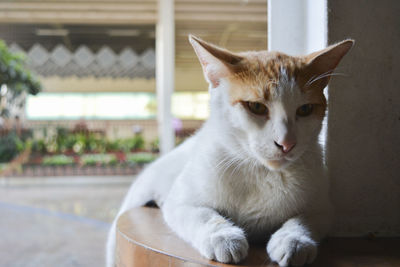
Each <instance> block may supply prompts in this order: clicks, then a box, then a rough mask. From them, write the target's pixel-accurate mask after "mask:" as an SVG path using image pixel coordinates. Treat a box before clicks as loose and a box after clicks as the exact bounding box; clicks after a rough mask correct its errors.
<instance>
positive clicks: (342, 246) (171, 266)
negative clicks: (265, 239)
mask: <svg viewBox="0 0 400 267" xmlns="http://www.w3.org/2000/svg"><path fill="white" fill-rule="evenodd" d="M116 259H117V266H118V267H164V266H165V267H182V266H185V267H200V266H225V267H227V266H237V265H230V264H223V263H219V262H215V261H209V260H207V259H205V258H204V257H202V256H201V255H200V254H199V253H198V252H197V251H196V250H195V249H193V248H192V247H191V246H190V245H189V244H188V243H186V242H185V241H183V240H181V239H180V238H179V237H178V236H176V235H175V234H174V233H173V232H172V231H171V229H169V227H168V226H167V225H165V223H164V220H163V218H162V215H161V211H160V210H159V209H156V208H144V207H143V208H135V209H132V210H129V211H128V212H125V213H124V214H123V215H122V216H121V217H120V218H119V220H118V223H117V247H116ZM239 266H243V267H244V266H248V267H250V266H251V267H256V266H257V267H262V266H274V267H276V266H277V265H276V264H274V263H271V262H270V260H269V258H268V256H267V253H266V250H265V245H264V246H251V247H250V250H249V256H248V257H247V259H246V260H245V261H243V262H242V263H241V264H239ZM309 266H318V267H330V266H335V267H336V266H338V267H342V266H343V267H352V266H354V267H356V266H368V267H375V266H376V267H378V266H379V267H380V266H385V267H389V266H393V267H395V266H397V267H398V266H400V239H399V238H385V239H383V238H379V239H378V238H377V239H373V240H367V239H361V238H330V239H327V240H325V241H324V242H323V243H322V244H321V246H320V248H319V254H318V257H317V259H316V260H315V262H314V263H313V264H311V265H309Z"/></svg>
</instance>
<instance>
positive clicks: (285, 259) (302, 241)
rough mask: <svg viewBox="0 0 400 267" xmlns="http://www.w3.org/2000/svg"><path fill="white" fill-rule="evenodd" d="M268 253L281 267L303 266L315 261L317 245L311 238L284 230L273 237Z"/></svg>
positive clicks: (269, 243) (268, 246)
mask: <svg viewBox="0 0 400 267" xmlns="http://www.w3.org/2000/svg"><path fill="white" fill-rule="evenodd" d="M267 252H268V255H269V257H270V258H271V260H272V261H274V262H276V263H278V264H279V266H281V267H286V266H290V265H291V266H303V265H304V264H308V263H311V262H313V261H314V259H315V257H316V256H317V243H316V242H315V241H314V240H312V239H311V238H310V237H309V236H306V235H302V234H299V233H296V232H293V231H288V230H283V229H282V230H278V231H277V232H276V233H275V234H273V235H272V237H271V239H270V240H269V242H268V245H267Z"/></svg>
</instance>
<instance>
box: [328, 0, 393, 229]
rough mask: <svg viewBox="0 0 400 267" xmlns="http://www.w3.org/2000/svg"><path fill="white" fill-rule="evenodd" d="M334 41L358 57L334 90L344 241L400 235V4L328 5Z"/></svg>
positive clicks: (337, 193)
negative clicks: (347, 42)
mask: <svg viewBox="0 0 400 267" xmlns="http://www.w3.org/2000/svg"><path fill="white" fill-rule="evenodd" d="M328 8H329V9H328V10H329V14H328V19H329V22H328V40H329V42H336V41H340V40H343V39H345V38H348V37H351V38H354V39H355V40H356V43H355V45H354V47H353V49H352V50H351V51H350V53H349V54H348V55H346V56H345V58H344V60H343V61H342V62H341V63H340V66H339V68H338V69H337V72H340V73H345V74H346V76H345V77H335V78H334V79H333V80H332V82H331V83H330V86H329V98H330V99H329V114H328V142H327V156H328V158H327V159H328V166H329V174H330V179H331V181H332V194H333V199H334V204H335V206H336V216H335V218H336V224H335V228H334V230H335V232H336V234H337V235H365V234H367V233H374V234H377V235H389V236H394V235H397V236H398V235H400V171H399V170H400V108H399V107H400V90H399V89H400V88H399V82H400V79H399V77H400V76H399V74H400V65H399V62H400V52H399V51H400V50H399V44H400V16H399V14H400V1H398V0H382V1H361V0H354V1H348V0H329V1H328Z"/></svg>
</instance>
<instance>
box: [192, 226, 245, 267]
mask: <svg viewBox="0 0 400 267" xmlns="http://www.w3.org/2000/svg"><path fill="white" fill-rule="evenodd" d="M248 249H249V244H248V243H247V239H246V236H245V234H244V232H243V230H242V229H240V228H239V227H235V226H231V227H225V228H222V229H219V230H218V231H216V232H214V233H212V234H211V235H210V236H209V237H208V238H207V239H206V240H204V241H203V242H202V244H201V246H200V248H199V250H200V252H201V254H203V256H205V257H206V258H208V259H210V260H216V261H219V262H223V263H228V262H232V263H238V262H240V261H241V260H243V259H244V258H245V257H246V256H247V252H248Z"/></svg>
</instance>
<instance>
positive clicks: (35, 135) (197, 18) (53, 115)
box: [0, 0, 400, 267]
mask: <svg viewBox="0 0 400 267" xmlns="http://www.w3.org/2000/svg"><path fill="white" fill-rule="evenodd" d="M399 14H400V1H398V0H381V1H372V0H370V1H365V0H354V1H348V0H304V1H299V0H268V1H267V0H202V1H196V0H175V1H173V0H158V1H157V0H147V1H145V0H142V1H141V0H116V1H110V0H69V1H64V0H0V40H1V41H0V236H1V238H0V266H13V267H14V266H24V267H25V266H102V265H103V263H104V250H105V240H106V234H107V230H108V227H109V226H110V222H111V220H112V219H113V217H114V216H115V214H116V212H117V210H118V207H119V205H120V203H121V200H122V198H123V196H124V195H125V193H126V191H127V190H128V188H129V185H130V183H131V182H132V180H133V179H134V178H135V175H136V174H137V173H138V172H140V170H142V169H143V168H144V167H145V166H146V164H148V163H150V162H151V161H153V160H154V159H156V158H157V157H158V156H159V155H160V154H163V153H166V152H168V151H169V150H170V149H172V148H173V147H174V146H175V145H177V144H179V143H181V142H182V141H183V140H185V138H187V137H189V136H190V135H192V134H193V133H194V132H195V131H196V130H197V129H198V128H199V127H201V125H202V123H203V122H204V120H206V119H207V117H208V113H209V111H208V94H207V84H206V83H205V82H204V79H203V75H202V73H201V67H200V64H199V63H198V61H197V58H196V57H195V53H194V52H193V51H192V48H191V47H190V45H189V43H188V41H187V35H188V34H189V33H192V34H194V35H197V36H199V37H201V38H203V39H205V40H207V41H210V42H212V43H215V44H217V45H220V46H223V47H226V48H228V49H231V50H233V51H243V50H265V49H267V48H268V49H270V50H280V51H283V52H286V53H288V54H295V55H296V54H305V53H310V52H312V51H315V50H318V49H321V48H323V47H325V46H326V45H327V44H328V43H329V44H331V43H335V42H338V41H340V40H343V39H345V38H353V39H355V40H356V44H355V46H354V47H353V48H352V50H351V51H350V52H349V54H348V55H346V57H345V58H344V59H343V61H342V62H341V63H340V65H339V67H338V68H337V69H336V71H337V72H339V73H341V74H344V75H340V76H337V77H334V78H333V79H332V81H331V82H330V85H329V88H328V90H326V91H325V93H326V95H327V96H328V93H329V99H328V102H329V110H328V113H327V116H326V121H327V124H326V125H325V126H327V127H325V129H324V130H323V131H322V135H321V137H323V138H322V141H323V143H324V147H325V159H326V163H327V165H328V174H329V178H330V180H331V182H332V199H333V203H334V205H335V207H336V216H335V222H334V225H333V229H332V233H331V234H332V235H335V236H368V237H369V238H374V237H376V236H390V237H393V236H400V182H399V181H400V179H399V166H400V138H399V136H400V135H399V134H400V110H399V103H400V90H399V86H398V84H399V73H400V65H399V64H398V62H400V53H399V49H398V47H399V44H400V27H399V25H400V16H399Z"/></svg>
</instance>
